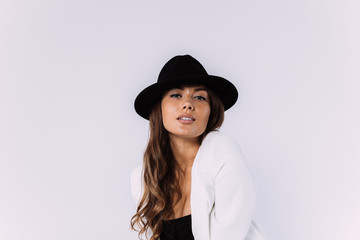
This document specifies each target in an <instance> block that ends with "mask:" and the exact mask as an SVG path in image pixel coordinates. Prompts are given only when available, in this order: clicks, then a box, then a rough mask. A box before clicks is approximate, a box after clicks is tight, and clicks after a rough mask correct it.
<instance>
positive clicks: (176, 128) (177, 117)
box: [161, 85, 210, 138]
mask: <svg viewBox="0 0 360 240" xmlns="http://www.w3.org/2000/svg"><path fill="white" fill-rule="evenodd" d="M209 100H210V99H209V95H208V92H207V90H206V88H205V87H204V86H201V85H199V86H184V87H180V88H173V89H170V90H168V91H167V92H165V94H164V96H163V98H162V101H161V112H162V120H163V124H164V127H165V129H166V130H167V131H168V132H169V134H170V136H171V135H175V136H179V137H185V138H197V137H199V136H200V135H201V134H202V133H203V132H204V131H205V129H206V126H207V123H208V120H209V115H210V104H209Z"/></svg>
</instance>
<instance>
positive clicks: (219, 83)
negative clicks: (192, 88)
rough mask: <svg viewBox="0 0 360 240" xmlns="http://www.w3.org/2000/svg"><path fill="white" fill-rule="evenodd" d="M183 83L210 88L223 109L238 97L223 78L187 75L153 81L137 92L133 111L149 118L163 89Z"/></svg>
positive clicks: (232, 86) (232, 87)
mask: <svg viewBox="0 0 360 240" xmlns="http://www.w3.org/2000/svg"><path fill="white" fill-rule="evenodd" d="M185 85H204V86H205V87H207V88H209V89H210V90H212V91H213V92H214V93H215V94H216V95H217V96H218V97H219V98H220V100H221V102H222V103H223V105H224V109H225V111H226V110H228V109H229V108H231V107H232V106H233V105H234V104H235V103H236V101H237V99H238V91H237V90H236V87H235V86H234V85H233V84H232V83H231V82H229V81H228V80H226V79H225V78H222V77H218V76H213V75H208V76H200V77H199V76H189V77H186V78H183V77H182V78H178V79H174V78H173V79H168V80H167V81H164V82H161V83H154V84H152V85H150V86H148V87H147V88H145V89H144V90H143V91H141V92H140V93H139V95H138V96H137V97H136V99H135V102H134V107H135V111H136V112H137V113H138V114H139V115H140V116H141V117H143V118H145V119H147V120H149V117H150V113H151V111H152V108H153V106H154V104H155V103H156V102H157V101H160V100H161V99H162V97H163V94H164V92H165V91H167V90H169V89H171V88H174V87H181V86H185Z"/></svg>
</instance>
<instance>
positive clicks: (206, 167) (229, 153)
mask: <svg viewBox="0 0 360 240" xmlns="http://www.w3.org/2000/svg"><path fill="white" fill-rule="evenodd" d="M237 97H238V92H237V90H236V88H235V86H234V85H233V84H232V83H230V82H229V81H227V80H226V79H224V78H221V77H217V76H212V75H208V74H207V72H206V70H205V69H204V67H203V66H202V65H201V64H200V63H199V62H198V61H197V60H196V59H194V58H193V57H191V56H189V55H185V56H176V57H174V58H172V59H170V60H169V61H168V62H167V63H166V64H165V66H164V67H163V69H162V70H161V72H160V74H159V78H158V81H157V83H155V84H152V85H151V86H149V87H147V88H145V89H144V90H143V91H142V92H141V93H140V94H139V95H138V96H137V98H136V100H135V110H136V112H137V113H138V114H139V115H140V116H141V117H143V118H145V119H147V120H149V123H150V138H149V142H148V145H147V148H146V151H145V154H144V160H143V165H142V166H139V167H138V168H136V169H135V170H134V171H133V172H132V174H131V189H132V194H133V197H134V199H135V201H136V204H137V206H138V207H137V211H136V214H135V215H134V216H133V217H132V219H131V227H132V229H134V230H137V231H139V237H141V236H142V235H144V234H145V236H146V237H149V239H150V240H157V239H160V240H167V239H184V240H185V239H186V240H190V239H196V240H209V239H211V240H224V239H264V238H263V236H262V234H261V233H260V231H259V230H258V228H257V226H256V225H255V223H254V222H253V221H252V217H253V214H254V209H255V189H254V184H253V181H252V179H251V176H250V174H249V171H248V168H247V166H246V162H245V160H244V157H243V155H242V153H241V151H240V149H239V147H238V145H237V144H236V142H235V141H234V140H233V139H232V138H231V137H229V136H227V135H225V134H222V133H219V132H218V131H217V129H218V128H220V126H221V124H222V122H223V120H224V111H225V110H227V109H229V108H230V107H232V106H233V105H234V104H235V102H236V101H237Z"/></svg>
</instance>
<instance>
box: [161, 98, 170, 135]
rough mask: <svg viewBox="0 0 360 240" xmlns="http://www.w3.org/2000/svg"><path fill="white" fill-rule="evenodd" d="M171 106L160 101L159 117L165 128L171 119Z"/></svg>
mask: <svg viewBox="0 0 360 240" xmlns="http://www.w3.org/2000/svg"><path fill="white" fill-rule="evenodd" d="M171 112H172V111H171V108H170V106H169V105H168V104H166V102H162V103H161V117H162V121H163V124H164V127H165V129H166V130H168V126H169V122H170V119H171V116H172V114H171Z"/></svg>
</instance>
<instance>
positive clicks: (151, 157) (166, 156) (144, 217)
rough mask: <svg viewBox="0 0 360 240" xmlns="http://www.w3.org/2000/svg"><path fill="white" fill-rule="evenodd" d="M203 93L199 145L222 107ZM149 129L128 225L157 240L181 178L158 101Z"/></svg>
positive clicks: (213, 126)
mask: <svg viewBox="0 0 360 240" xmlns="http://www.w3.org/2000/svg"><path fill="white" fill-rule="evenodd" d="M207 91H208V95H209V104H210V116H209V120H208V123H207V126H206V129H205V131H204V133H203V134H202V135H201V136H199V141H200V143H201V142H202V140H203V139H204V138H205V136H206V135H207V134H208V133H209V132H212V131H216V130H218V129H219V128H220V127H221V125H222V123H223V121H224V105H223V104H222V102H221V100H220V99H219V97H218V96H217V95H216V94H215V93H214V92H212V91H211V90H209V89H208V90H207ZM149 128H150V136H149V142H148V144H147V147H146V150H145V153H144V159H143V176H142V177H143V185H144V188H143V194H142V197H141V200H140V203H139V205H138V206H137V210H136V213H135V215H134V216H133V217H132V218H131V221H130V224H131V228H132V229H133V230H135V231H138V232H139V233H138V236H139V239H141V235H143V234H145V237H146V239H148V233H149V232H152V236H151V237H150V240H158V239H159V237H160V234H161V232H162V226H163V224H162V221H163V220H164V219H169V218H171V217H172V216H173V215H174V212H173V204H174V203H177V202H178V201H179V200H180V199H181V191H180V185H179V179H180V178H181V177H182V176H183V173H182V171H181V169H180V168H179V166H178V165H177V162H176V161H175V157H174V155H173V151H172V149H171V146H170V139H169V134H168V131H167V130H166V129H165V127H164V125H163V122H162V114H161V100H159V101H158V102H157V103H156V104H155V106H154V107H153V109H152V112H151V114H150V118H149Z"/></svg>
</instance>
